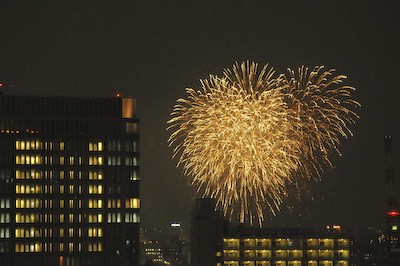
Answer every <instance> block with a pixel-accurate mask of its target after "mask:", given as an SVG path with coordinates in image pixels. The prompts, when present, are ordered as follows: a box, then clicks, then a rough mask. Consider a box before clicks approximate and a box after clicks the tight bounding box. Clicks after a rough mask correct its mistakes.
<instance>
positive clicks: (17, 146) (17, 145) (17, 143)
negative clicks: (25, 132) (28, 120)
mask: <svg viewBox="0 0 400 266" xmlns="http://www.w3.org/2000/svg"><path fill="white" fill-rule="evenodd" d="M15 149H16V150H20V149H21V142H20V141H19V140H17V141H15Z"/></svg>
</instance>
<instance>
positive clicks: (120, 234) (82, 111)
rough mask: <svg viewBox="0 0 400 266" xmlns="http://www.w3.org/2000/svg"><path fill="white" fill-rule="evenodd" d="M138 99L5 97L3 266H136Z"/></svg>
mask: <svg viewBox="0 0 400 266" xmlns="http://www.w3.org/2000/svg"><path fill="white" fill-rule="evenodd" d="M138 123H139V121H138V119H137V118H136V114H135V100H134V99H133V98H120V97H116V98H69V97H33V96H10V95H5V94H0V265H3V266H7V265H10V266H11V265H13V266H19V265H30V266H36V265H38V266H39V265H40V266H46V265H49V266H50V265H51V266H55V265H57V266H88V265H95V266H102V265H104V266H105V265H107V266H108V265H113V266H118V265H124V266H125V265H138V264H139V221H140V216H139V209H140V197H139V133H138Z"/></svg>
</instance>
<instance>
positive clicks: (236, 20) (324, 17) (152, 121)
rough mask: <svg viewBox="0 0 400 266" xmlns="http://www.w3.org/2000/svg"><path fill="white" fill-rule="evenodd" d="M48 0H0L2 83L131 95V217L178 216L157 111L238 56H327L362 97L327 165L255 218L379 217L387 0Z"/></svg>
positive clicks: (397, 32)
mask: <svg viewBox="0 0 400 266" xmlns="http://www.w3.org/2000/svg"><path fill="white" fill-rule="evenodd" d="M32 2H34V3H32ZM54 2H55V1H6V0H0V40H1V42H0V80H1V81H2V82H3V83H5V84H13V85H14V87H13V88H8V89H6V93H7V94H17V95H21V94H24V95H66V96H84V97H86V96H88V97H114V95H115V93H116V92H121V93H122V95H125V96H134V97H135V98H136V99H137V104H138V108H137V111H138V117H139V118H140V120H141V196H142V210H141V211H142V226H143V227H146V228H151V227H159V228H165V227H166V226H167V225H168V224H169V223H170V222H172V221H180V222H182V223H183V225H189V224H190V212H191V209H192V204H193V198H194V197H195V193H194V189H193V188H191V187H190V186H189V185H188V179H187V178H185V177H183V176H181V170H180V169H176V168H175V164H176V161H173V160H171V150H170V149H169V148H168V147H167V138H168V132H166V121H167V120H168V119H169V114H170V112H171V111H172V108H173V106H174V104H175V102H176V99H178V98H180V97H184V96H185V90H184V89H185V88H186V87H194V88H199V79H200V78H207V76H208V74H221V73H222V70H223V69H224V68H227V67H231V66H232V65H233V63H234V62H235V61H239V62H240V61H243V60H251V61H255V62H258V63H260V64H261V65H264V64H266V63H270V64H271V65H272V66H274V68H275V69H276V70H277V72H278V73H282V72H284V71H285V69H286V68H287V67H291V68H294V69H295V68H297V67H299V66H301V65H306V66H310V67H313V66H315V65H325V66H326V67H328V68H336V69H337V73H340V74H346V75H347V76H348V80H347V82H348V84H349V85H352V86H354V87H356V88H357V91H356V92H355V94H354V97H355V98H356V99H357V100H358V101H359V102H360V103H361V104H362V107H361V108H358V109H357V112H358V114H359V115H360V119H359V120H358V121H357V123H356V125H353V126H352V127H351V129H352V131H353V132H354V134H355V136H354V137H352V138H350V139H348V140H343V141H342V146H341V147H340V150H341V151H342V154H343V155H342V156H341V157H339V156H333V162H334V164H335V169H333V170H330V171H327V172H326V173H324V175H323V178H322V180H321V181H320V182H313V183H312V185H311V189H310V191H309V192H305V193H304V197H303V199H302V200H301V202H296V201H294V202H291V201H288V202H286V203H285V204H284V205H283V206H282V211H281V212H279V213H278V215H277V216H276V217H271V219H268V220H267V225H270V226H282V225H285V226H297V225H302V226H317V227H321V226H324V225H326V224H333V223H336V224H341V225H343V226H346V227H350V228H356V229H357V228H364V227H366V226H380V225H384V223H385V211H386V209H385V208H386V202H387V198H388V195H387V191H386V184H385V176H384V170H385V167H386V166H385V160H384V158H385V157H384V146H383V136H384V134H386V133H390V134H392V135H393V138H394V142H393V145H392V149H393V156H394V162H395V164H394V167H395V168H394V174H395V179H397V183H399V184H400V163H399V162H400V120H399V118H398V117H399V115H400V107H399V102H400V92H399V90H400V87H399V79H400V16H399V14H400V2H399V1H376V0H368V1H348V0H346V1H274V2H273V1H68V3H65V2H67V1H65V2H64V4H60V3H54ZM95 2H96V4H95ZM248 2H251V3H248ZM276 2H279V3H276ZM399 196H400V195H399Z"/></svg>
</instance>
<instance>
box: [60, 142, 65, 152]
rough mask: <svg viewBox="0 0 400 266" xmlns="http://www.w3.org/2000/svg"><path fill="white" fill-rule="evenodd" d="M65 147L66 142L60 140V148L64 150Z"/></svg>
mask: <svg viewBox="0 0 400 266" xmlns="http://www.w3.org/2000/svg"><path fill="white" fill-rule="evenodd" d="M64 149H65V143H64V142H60V150H61V151H63V150H64Z"/></svg>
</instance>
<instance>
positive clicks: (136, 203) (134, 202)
mask: <svg viewBox="0 0 400 266" xmlns="http://www.w3.org/2000/svg"><path fill="white" fill-rule="evenodd" d="M125 208H127V209H139V208H140V199H138V198H131V199H129V200H127V201H126V202H125Z"/></svg>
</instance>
